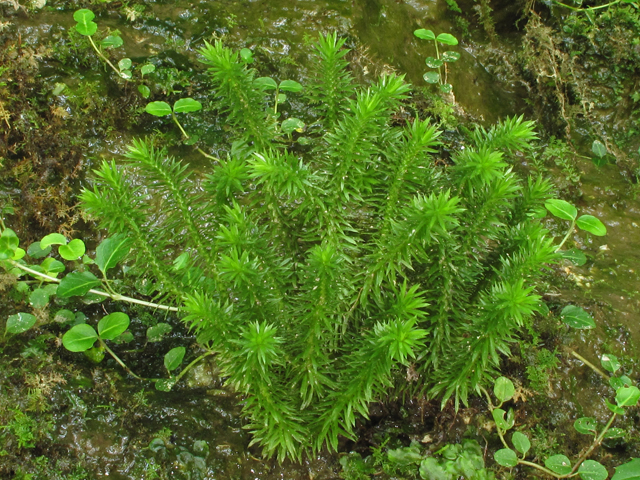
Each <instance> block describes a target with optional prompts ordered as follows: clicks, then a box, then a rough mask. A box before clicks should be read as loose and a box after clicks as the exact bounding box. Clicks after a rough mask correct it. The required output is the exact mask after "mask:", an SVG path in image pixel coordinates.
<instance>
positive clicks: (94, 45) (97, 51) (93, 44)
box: [88, 35, 127, 80]
mask: <svg viewBox="0 0 640 480" xmlns="http://www.w3.org/2000/svg"><path fill="white" fill-rule="evenodd" d="M88 38H89V41H90V42H91V46H92V47H93V49H94V50H95V51H96V53H97V54H98V55H99V56H100V58H102V59H103V60H104V61H105V62H107V64H108V65H109V66H110V67H111V68H112V69H113V71H114V72H116V73H117V74H118V76H119V77H121V78H124V79H125V80H127V79H126V78H125V76H124V75H123V74H122V73H121V72H120V69H118V68H116V67H115V65H114V64H113V63H111V62H110V61H109V59H108V58H107V57H105V56H104V55H103V54H102V52H101V51H100V50H99V49H98V46H97V45H96V44H95V43H94V41H93V38H91V36H90V35H89V36H88Z"/></svg>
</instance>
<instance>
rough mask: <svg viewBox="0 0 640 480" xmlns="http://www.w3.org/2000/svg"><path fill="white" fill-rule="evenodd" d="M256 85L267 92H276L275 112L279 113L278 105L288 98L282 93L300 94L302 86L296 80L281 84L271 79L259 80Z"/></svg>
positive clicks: (261, 78) (284, 81) (262, 78)
mask: <svg viewBox="0 0 640 480" xmlns="http://www.w3.org/2000/svg"><path fill="white" fill-rule="evenodd" d="M255 83H256V84H257V85H261V86H262V87H263V88H264V89H265V90H275V94H274V96H273V98H274V107H273V112H274V113H278V105H279V104H281V103H284V102H286V101H287V96H286V95H285V94H284V93H280V92H291V93H299V92H301V91H302V85H300V84H299V83H298V82H296V81H295V80H283V81H281V82H280V83H279V84H278V83H277V82H276V81H275V80H274V79H273V78H271V77H260V78H257V79H256V81H255Z"/></svg>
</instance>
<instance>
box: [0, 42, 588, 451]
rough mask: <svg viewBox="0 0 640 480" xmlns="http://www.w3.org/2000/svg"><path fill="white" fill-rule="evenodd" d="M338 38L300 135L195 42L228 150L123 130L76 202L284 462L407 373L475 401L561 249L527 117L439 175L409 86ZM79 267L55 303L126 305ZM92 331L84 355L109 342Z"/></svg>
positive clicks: (233, 61) (325, 441)
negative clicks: (368, 72) (209, 153)
mask: <svg viewBox="0 0 640 480" xmlns="http://www.w3.org/2000/svg"><path fill="white" fill-rule="evenodd" d="M342 46H343V43H342V41H340V40H338V39H337V38H336V37H335V36H333V35H329V36H326V37H321V39H320V41H319V42H318V45H317V56H316V63H315V65H314V67H313V69H312V71H313V72H315V73H314V76H313V77H312V78H311V79H310V80H309V83H310V84H311V85H310V86H309V87H307V89H306V91H307V92H308V93H307V95H308V98H309V99H310V100H311V103H312V107H313V105H318V109H317V111H316V115H318V117H319V119H318V124H319V125H321V126H322V127H321V128H320V127H318V128H315V127H314V129H313V131H311V133H309V132H307V134H306V137H305V138H306V140H305V142H304V143H303V142H301V141H300V138H301V137H300V136H299V135H298V133H299V132H297V131H295V130H296V129H292V130H289V132H288V134H287V133H286V132H285V128H284V122H285V121H287V120H289V119H291V118H296V117H294V116H293V115H294V114H295V115H297V116H299V117H303V118H304V117H305V115H306V114H305V113H304V112H296V111H293V112H287V116H288V118H284V119H282V120H281V117H284V116H285V115H284V113H283V112H282V111H278V110H277V108H276V107H274V106H273V104H272V103H273V99H274V97H273V96H272V93H271V92H269V85H271V84H270V83H269V84H268V83H267V82H266V81H265V80H264V79H262V77H259V76H258V74H257V72H256V70H254V69H253V68H252V67H250V64H249V62H247V61H246V59H247V55H246V52H245V55H244V56H242V55H239V54H238V53H236V52H233V51H231V50H230V49H229V48H227V47H225V46H224V45H223V44H222V43H221V42H216V43H215V44H208V43H207V44H205V46H204V47H203V48H202V49H201V50H200V54H201V55H202V59H203V60H202V61H203V63H204V64H205V65H207V66H208V70H209V73H210V78H211V87H212V95H211V99H212V106H213V108H216V109H217V111H218V112H219V113H220V114H221V115H226V119H227V123H228V124H229V125H230V126H231V127H232V129H233V130H232V132H233V134H234V135H233V138H232V139H231V140H232V142H233V143H232V145H231V146H230V147H229V148H228V152H229V153H228V157H227V158H226V159H224V160H221V161H219V162H214V163H213V164H212V165H211V168H210V171H209V172H206V173H205V174H204V175H202V176H198V175H196V173H194V172H192V171H190V169H189V168H188V165H187V164H185V163H183V162H181V161H180V160H176V159H174V158H172V157H170V156H169V155H168V154H167V151H166V150H165V149H162V148H158V147H156V146H155V145H153V144H152V142H150V141H148V140H134V141H133V142H132V143H131V145H130V146H129V152H128V153H127V155H126V156H125V158H124V159H123V160H122V162H121V164H120V165H117V164H116V163H115V161H112V162H107V161H105V162H103V163H102V164H101V165H100V167H99V168H98V169H97V170H96V171H95V180H94V184H93V186H92V187H91V188H87V189H85V190H84V191H83V193H82V195H81V199H82V204H83V208H84V209H85V211H86V213H87V214H88V215H90V216H91V217H93V218H94V219H95V220H96V221H97V222H98V223H99V225H100V226H101V227H103V228H105V229H106V230H108V231H109V232H110V234H111V235H112V237H110V238H116V239H119V240H122V241H126V244H127V249H126V250H127V254H126V255H127V256H126V261H127V262H129V266H130V267H132V268H131V269H130V270H131V271H137V272H144V273H143V275H144V276H145V277H146V278H149V279H152V280H153V282H154V287H155V288H154V289H153V292H151V293H153V294H155V295H156V296H157V297H160V298H162V300H161V302H162V303H164V304H172V305H173V306H172V307H171V308H172V309H177V310H179V311H180V312H181V314H182V315H183V321H184V322H185V323H186V324H187V325H188V326H189V327H190V328H191V329H192V331H193V332H194V334H195V335H196V338H197V342H198V343H199V344H200V346H201V347H202V348H203V349H204V350H205V351H206V352H213V353H215V354H216V357H217V361H218V363H219V365H220V367H221V368H222V372H223V375H224V376H225V377H226V378H227V384H228V385H229V386H231V387H233V388H234V389H235V390H236V391H238V392H240V393H241V394H242V395H243V396H244V401H243V404H244V414H245V416H246V418H247V421H248V423H247V428H248V429H250V430H251V432H252V433H253V443H258V444H260V445H261V446H262V447H263V451H264V454H265V455H268V456H269V455H277V457H278V459H279V460H283V459H284V458H286V457H289V458H293V459H297V460H299V459H301V457H302V455H303V454H305V453H314V452H317V451H319V450H320V449H322V448H324V447H325V446H326V447H328V448H329V449H331V450H336V449H337V448H338V441H339V438H340V437H341V436H345V437H351V438H353V437H354V434H355V433H354V432H355V429H356V424H357V421H358V419H359V418H360V417H364V418H366V417H367V411H368V405H369V403H370V402H372V401H375V400H377V399H379V398H381V397H382V396H383V395H384V394H385V393H386V392H387V391H388V390H389V388H390V387H391V386H392V385H393V383H394V381H395V380H396V379H397V378H403V377H404V372H403V371H404V369H406V368H409V367H411V368H412V370H414V371H416V372H418V376H419V380H418V381H417V382H414V383H413V384H406V381H403V382H402V384H401V385H400V388H402V389H404V390H406V391H411V392H414V393H415V392H422V393H425V394H427V395H429V396H431V397H438V398H440V399H441V400H442V402H443V404H444V403H446V402H447V401H448V400H449V399H452V398H453V399H454V400H455V403H456V406H457V405H458V403H459V402H466V401H467V398H468V396H469V395H470V394H472V393H474V392H480V388H481V387H482V386H483V385H488V384H490V383H491V382H492V380H493V378H494V377H495V376H497V375H498V374H499V366H500V358H501V355H503V354H508V353H509V348H510V344H512V343H513V342H514V341H516V340H517V332H518V329H519V327H521V326H522V325H523V324H524V323H525V322H528V321H529V320H530V318H531V316H532V315H533V314H534V313H535V312H536V311H537V310H539V309H540V308H541V307H540V305H541V300H540V297H539V296H538V295H537V294H536V293H535V282H536V279H537V278H538V277H539V276H540V275H541V272H542V270H543V269H544V268H545V266H546V265H548V264H549V263H552V262H554V261H555V260H556V259H557V258H559V256H560V255H559V254H557V253H556V249H557V247H556V246H554V244H553V239H552V238H551V237H550V236H549V235H548V232H547V230H546V229H545V228H544V226H543V225H542V223H541V222H540V219H539V216H540V215H539V212H540V210H541V209H542V208H543V205H545V202H546V201H548V200H549V199H550V196H551V192H550V184H549V183H548V182H547V181H545V180H543V179H541V178H529V179H520V178H519V177H518V176H517V175H516V174H515V173H514V172H513V170H512V168H511V167H510V160H511V158H513V156H514V154H515V153H516V152H518V151H520V152H524V153H526V152H527V151H528V150H529V149H530V148H531V142H532V141H533V140H535V139H536V134H535V132H534V124H533V122H528V121H525V120H523V118H522V117H520V118H509V119H506V120H505V121H503V122H500V123H499V124H497V125H495V126H493V127H491V128H490V129H488V130H487V129H483V128H478V129H476V130H475V131H474V132H472V133H471V134H470V135H469V137H468V138H467V139H466V143H465V145H464V148H462V149H458V150H456V151H455V153H454V154H453V157H452V158H451V161H450V162H449V165H448V166H447V167H446V168H445V167H442V166H439V165H437V164H436V161H435V158H434V155H435V154H436V153H437V152H438V148H439V147H440V146H441V142H440V140H439V137H440V132H439V131H438V129H437V128H436V127H435V126H433V125H431V124H430V122H429V120H428V119H421V118H413V119H411V120H409V121H408V122H406V124H404V125H398V124H397V123H395V121H394V113H396V112H397V111H398V109H399V108H401V105H402V103H403V102H404V101H405V100H406V99H407V98H408V97H409V95H410V92H411V87H410V85H408V84H407V83H406V82H405V81H404V78H403V77H402V76H397V75H385V76H382V77H380V78H379V79H378V81H377V82H376V83H374V84H372V85H369V86H366V87H358V86H356V85H354V84H353V82H352V79H351V77H350V76H349V74H348V71H347V64H346V62H344V55H345V50H344V49H343V48H342ZM283 85H289V86H291V88H293V89H294V90H292V91H297V90H298V87H297V86H294V85H293V84H285V82H281V83H280V84H279V86H280V90H284V88H283ZM277 95H280V94H279V93H278V92H276V97H275V102H279V100H278V98H277ZM167 107H168V104H167ZM305 108H306V107H305ZM165 111H166V113H167V114H171V113H172V112H175V111H176V108H174V109H173V110H171V108H169V109H166V108H165ZM310 130H311V129H310ZM294 132H295V133H294ZM283 133H284V134H285V135H287V137H286V138H285V137H284V136H283ZM294 136H295V138H296V139H297V140H298V142H296V143H292V142H289V141H284V140H288V138H291V139H293V138H294ZM134 173H135V174H134ZM572 219H573V220H575V216H574V217H572ZM574 224H575V221H574V222H573V223H572V225H571V229H573V226H574ZM64 243H66V239H65V242H64ZM59 253H60V255H62V252H59ZM24 256H25V252H24V251H22V252H20V249H19V247H18V239H17V237H16V236H15V234H14V233H13V232H12V231H10V229H8V228H7V229H4V231H3V232H2V236H1V237H0V260H2V259H4V260H5V261H4V263H5V265H6V266H7V268H8V269H10V270H12V271H14V272H16V270H14V269H18V270H17V271H18V272H19V273H21V274H23V273H22V272H25V271H27V272H29V275H35V276H39V278H43V277H42V276H41V275H42V274H41V273H40V272H38V271H36V269H34V268H30V267H27V266H26V262H25V260H24V259H23V257H24ZM123 258H124V257H123ZM123 258H120V260H122V259H123ZM49 259H51V260H49ZM47 261H48V262H49V264H47V265H45V266H42V264H44V263H45V262H47ZM54 261H57V260H54V259H53V258H52V257H48V258H47V259H45V260H44V261H43V262H42V264H41V265H40V266H39V268H41V269H43V270H46V268H45V267H47V268H49V271H51V265H50V264H52V263H53V262H54ZM58 263H60V264H61V265H62V268H63V269H64V268H65V265H64V264H62V263H61V262H58ZM96 263H98V262H97V259H96ZM55 265H56V267H57V268H58V267H59V266H58V265H57V264H55ZM97 267H100V265H97ZM27 268H30V270H26V269H27ZM84 268H85V270H86V271H84V272H83V273H78V274H77V275H74V273H71V274H69V275H67V276H66V277H64V278H63V279H62V280H61V283H60V286H59V287H58V292H57V294H60V291H59V290H60V288H62V282H63V281H65V280H66V279H67V278H69V277H70V276H72V278H74V279H75V280H77V281H78V282H79V283H80V284H81V285H77V286H78V287H81V288H78V289H77V290H76V292H77V295H84V294H87V293H89V289H91V288H94V287H97V286H99V285H100V284H102V285H103V288H104V289H106V290H107V292H104V293H106V294H108V296H111V297H112V298H116V299H119V300H125V301H127V298H125V297H123V296H122V295H119V294H118V293H117V292H116V291H115V288H116V287H115V286H114V285H112V284H110V283H109V281H108V279H107V278H106V269H105V268H99V269H100V270H101V271H102V273H104V274H105V275H104V279H103V280H99V279H98V278H97V277H95V276H94V275H93V274H90V272H89V270H90V269H92V268H94V269H95V268H96V265H92V264H90V263H88V264H87V265H86V267H84ZM59 271H60V272H61V270H59ZM34 272H35V273H34ZM89 275H91V276H89ZM91 277H93V278H91ZM51 278H54V277H51V276H49V279H48V280H47V281H49V282H56V279H55V278H54V279H53V280H51ZM83 278H84V279H85V280H87V283H88V284H89V285H85V284H83V283H82V279H83ZM105 282H106V283H105ZM67 283H69V281H67ZM109 288H111V289H112V290H113V291H108V290H109ZM62 290H63V292H64V291H65V289H64V288H62ZM66 293H69V292H68V290H67V291H66ZM163 308H165V309H166V308H168V307H167V306H166V305H165V306H164V307H163ZM103 320H104V319H103ZM116 323H117V322H116ZM121 326H122V325H121ZM121 326H120V327H119V328H121ZM91 328H92V330H93V327H91ZM105 328H106V327H105ZM98 329H99V330H100V324H99V325H98ZM107 331H108V329H107ZM87 332H88V330H87ZM111 333H113V332H111ZM89 337H91V338H90V339H89V340H88V342H89V341H90V342H91V345H89V346H88V347H87V348H91V346H92V345H94V342H95V341H96V340H99V343H100V345H102V344H103V343H104V342H103V340H109V339H110V338H109V337H110V334H109V335H107V336H106V337H105V336H104V335H103V334H102V333H101V332H98V333H97V334H96V333H95V331H93V333H92V334H90V335H89ZM102 337H104V338H102ZM105 345H106V344H105ZM83 347H84V345H83ZM181 359H182V358H180V360H181ZM167 362H168V363H169V365H167V369H168V370H171V368H169V367H170V366H173V365H174V363H173V362H172V359H169V360H167V359H166V358H165V364H167ZM172 378H174V379H175V377H172ZM174 383H175V382H174ZM166 386H167V387H168V388H170V387H171V386H172V385H168V384H166Z"/></svg>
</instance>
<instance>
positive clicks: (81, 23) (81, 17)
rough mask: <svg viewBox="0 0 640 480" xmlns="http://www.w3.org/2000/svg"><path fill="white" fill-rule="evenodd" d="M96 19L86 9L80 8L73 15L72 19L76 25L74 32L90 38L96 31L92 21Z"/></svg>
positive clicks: (96, 27) (96, 26) (96, 28)
mask: <svg viewBox="0 0 640 480" xmlns="http://www.w3.org/2000/svg"><path fill="white" fill-rule="evenodd" d="M94 18H96V16H95V14H94V13H93V12H92V11H91V10H89V9H87V8H81V9H80V10H76V11H75V12H74V13H73V19H74V20H75V21H76V22H77V23H78V24H77V25H76V30H77V31H78V33H79V34H80V35H86V36H91V35H93V34H94V33H96V30H98V25H97V24H96V23H95V22H93V21H92V20H93V19H94Z"/></svg>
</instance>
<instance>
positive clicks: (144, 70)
mask: <svg viewBox="0 0 640 480" xmlns="http://www.w3.org/2000/svg"><path fill="white" fill-rule="evenodd" d="M155 70H156V66H155V65H154V64H153V63H145V64H144V65H143V66H142V67H140V73H141V74H142V75H143V76H144V75H148V74H149V73H152V72H155Z"/></svg>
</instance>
